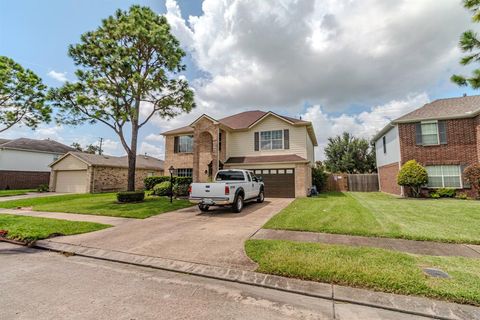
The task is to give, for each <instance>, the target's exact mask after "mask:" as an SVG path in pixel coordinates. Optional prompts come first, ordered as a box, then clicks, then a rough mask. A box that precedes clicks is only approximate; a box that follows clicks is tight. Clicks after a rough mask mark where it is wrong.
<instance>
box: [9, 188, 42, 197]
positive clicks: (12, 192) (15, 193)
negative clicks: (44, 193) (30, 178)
mask: <svg viewBox="0 0 480 320" xmlns="http://www.w3.org/2000/svg"><path fill="white" fill-rule="evenodd" d="M34 191H36V190H34V189H19V190H0V197H10V196H21V195H24V194H27V193H28V192H34Z"/></svg>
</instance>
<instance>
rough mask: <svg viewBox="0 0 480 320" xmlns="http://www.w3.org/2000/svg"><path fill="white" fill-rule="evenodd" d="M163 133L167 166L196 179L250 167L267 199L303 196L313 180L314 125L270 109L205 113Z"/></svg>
mask: <svg viewBox="0 0 480 320" xmlns="http://www.w3.org/2000/svg"><path fill="white" fill-rule="evenodd" d="M162 134H163V135H164V136H165V168H166V169H165V170H168V168H169V167H170V166H173V167H174V168H175V169H176V174H177V175H179V176H192V177H193V181H194V182H206V181H209V180H210V179H212V177H213V175H214V174H215V173H216V172H217V170H218V169H222V168H225V169H226V168H241V169H250V170H253V171H254V172H255V174H257V175H258V176H262V177H263V179H264V181H265V194H266V196H268V197H303V196H306V195H307V190H308V188H309V187H311V184H312V174H311V168H312V166H313V165H314V163H315V158H314V147H315V146H317V140H316V137H315V132H314V129H313V126H312V123H311V122H309V121H304V120H300V119H294V118H290V117H286V116H281V115H278V114H276V113H273V112H264V111H258V110H256V111H247V112H242V113H239V114H235V115H232V116H229V117H226V118H223V119H219V120H217V119H213V118H212V117H209V116H207V115H203V116H201V117H200V118H198V119H197V120H195V121H194V122H193V123H191V124H190V125H188V126H185V127H182V128H178V129H175V130H171V131H167V132H164V133H162Z"/></svg>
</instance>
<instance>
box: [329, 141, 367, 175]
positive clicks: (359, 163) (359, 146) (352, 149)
mask: <svg viewBox="0 0 480 320" xmlns="http://www.w3.org/2000/svg"><path fill="white" fill-rule="evenodd" d="M325 156H326V160H325V162H324V165H325V167H326V169H327V170H328V171H330V172H344V173H368V172H374V171H375V148H374V147H373V146H372V145H371V144H370V143H369V142H368V140H366V139H363V138H357V137H354V136H352V135H351V134H350V133H348V132H344V133H343V134H341V135H338V136H336V137H333V138H332V137H331V138H328V145H327V147H326V148H325Z"/></svg>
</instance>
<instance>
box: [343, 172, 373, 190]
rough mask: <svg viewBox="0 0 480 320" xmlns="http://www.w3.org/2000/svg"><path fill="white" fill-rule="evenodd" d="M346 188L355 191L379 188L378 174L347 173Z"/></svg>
mask: <svg viewBox="0 0 480 320" xmlns="http://www.w3.org/2000/svg"><path fill="white" fill-rule="evenodd" d="M348 190H349V191H357V192H374V191H378V190H379V186H378V174H373V173H369V174H349V175H348Z"/></svg>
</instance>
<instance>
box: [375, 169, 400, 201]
mask: <svg viewBox="0 0 480 320" xmlns="http://www.w3.org/2000/svg"><path fill="white" fill-rule="evenodd" d="M398 166H399V163H398V162H395V163H391V164H387V165H385V166H382V167H379V168H378V177H379V183H380V191H382V192H386V193H391V194H397V195H401V194H402V189H401V187H400V186H399V185H398V184H397V175H398V171H399V167H398Z"/></svg>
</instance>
